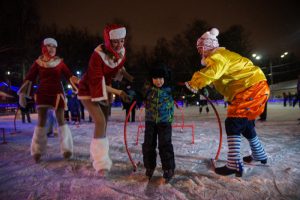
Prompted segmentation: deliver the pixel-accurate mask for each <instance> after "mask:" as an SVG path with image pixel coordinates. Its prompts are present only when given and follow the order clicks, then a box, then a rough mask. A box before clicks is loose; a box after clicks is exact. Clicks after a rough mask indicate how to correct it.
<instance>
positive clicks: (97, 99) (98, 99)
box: [92, 76, 108, 102]
mask: <svg viewBox="0 0 300 200" xmlns="http://www.w3.org/2000/svg"><path fill="white" fill-rule="evenodd" d="M102 94H103V96H102V97H97V98H92V101H93V102H95V101H103V100H107V99H108V97H107V91H106V82H105V77H104V76H103V77H102Z"/></svg>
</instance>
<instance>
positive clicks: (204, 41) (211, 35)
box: [197, 28, 219, 51]
mask: <svg viewBox="0 0 300 200" xmlns="http://www.w3.org/2000/svg"><path fill="white" fill-rule="evenodd" d="M218 35H219V30H218V29H216V28H212V29H211V30H210V31H207V32H205V33H204V34H203V35H202V36H201V37H200V38H199V39H198V40H197V49H199V48H203V50H204V51H209V50H212V49H215V48H217V47H219V42H218V39H217V36H218Z"/></svg>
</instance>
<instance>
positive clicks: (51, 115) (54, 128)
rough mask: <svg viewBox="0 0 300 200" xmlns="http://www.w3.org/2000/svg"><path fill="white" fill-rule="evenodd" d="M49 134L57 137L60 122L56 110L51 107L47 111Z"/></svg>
mask: <svg viewBox="0 0 300 200" xmlns="http://www.w3.org/2000/svg"><path fill="white" fill-rule="evenodd" d="M45 127H46V128H47V131H46V133H47V136H48V137H57V136H58V124H57V120H56V116H55V111H54V110H53V109H49V110H48V113H47V122H46V126H45Z"/></svg>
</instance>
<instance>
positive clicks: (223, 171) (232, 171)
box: [215, 165, 243, 177]
mask: <svg viewBox="0 0 300 200" xmlns="http://www.w3.org/2000/svg"><path fill="white" fill-rule="evenodd" d="M215 172H216V173H217V174H220V175H223V176H228V175H231V174H235V176H236V177H242V175H243V171H237V170H235V169H229V168H228V167H227V166H226V165H225V166H223V167H217V168H216V169H215Z"/></svg>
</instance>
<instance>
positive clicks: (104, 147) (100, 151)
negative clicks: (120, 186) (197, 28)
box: [90, 138, 112, 172]
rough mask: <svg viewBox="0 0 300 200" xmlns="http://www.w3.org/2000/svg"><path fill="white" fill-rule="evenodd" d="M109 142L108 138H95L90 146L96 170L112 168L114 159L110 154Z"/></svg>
mask: <svg viewBox="0 0 300 200" xmlns="http://www.w3.org/2000/svg"><path fill="white" fill-rule="evenodd" d="M108 151H109V143H108V139H107V138H93V139H92V142H91V146H90V153H91V157H92V160H93V167H94V168H95V169H96V171H97V172H98V171H100V170H103V169H105V170H110V168H111V166H112V161H111V159H110V157H109V154H108Z"/></svg>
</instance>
